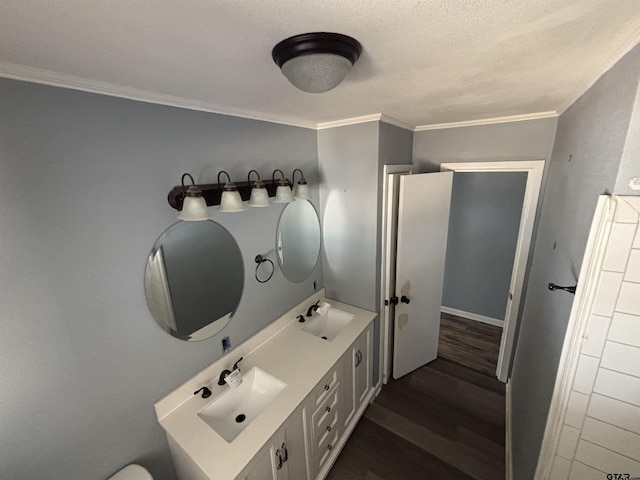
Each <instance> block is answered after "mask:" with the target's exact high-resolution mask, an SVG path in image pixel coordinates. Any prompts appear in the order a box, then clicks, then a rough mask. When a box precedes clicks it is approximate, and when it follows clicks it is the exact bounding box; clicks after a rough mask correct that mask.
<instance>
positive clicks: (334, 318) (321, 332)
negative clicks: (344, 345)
mask: <svg viewBox="0 0 640 480" xmlns="http://www.w3.org/2000/svg"><path fill="white" fill-rule="evenodd" d="M351 320H353V315H351V314H350V313H347V312H343V311H342V310H338V309H337V308H330V309H329V310H328V311H327V312H326V313H324V314H322V315H318V314H315V315H314V317H313V319H312V320H311V321H310V322H309V324H308V325H307V326H306V327H304V328H303V329H302V331H304V332H307V333H310V334H311V335H315V336H316V337H320V338H322V339H323V340H328V341H331V340H333V339H334V338H335V337H336V335H338V334H339V333H340V332H341V331H342V329H343V328H344V327H346V326H347V325H349V322H351Z"/></svg>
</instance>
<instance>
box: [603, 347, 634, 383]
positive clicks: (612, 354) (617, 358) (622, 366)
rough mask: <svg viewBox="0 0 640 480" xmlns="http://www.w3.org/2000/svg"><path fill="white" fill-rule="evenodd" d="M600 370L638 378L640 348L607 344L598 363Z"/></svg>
mask: <svg viewBox="0 0 640 480" xmlns="http://www.w3.org/2000/svg"><path fill="white" fill-rule="evenodd" d="M600 366H601V367H602V368H608V369H609V370H615V371H617V372H622V373H628V374H629V375H635V376H636V377H640V348H637V347H632V346H630V345H623V344H622V343H616V342H607V345H606V346H605V347H604V353H603V354H602V360H601V361H600Z"/></svg>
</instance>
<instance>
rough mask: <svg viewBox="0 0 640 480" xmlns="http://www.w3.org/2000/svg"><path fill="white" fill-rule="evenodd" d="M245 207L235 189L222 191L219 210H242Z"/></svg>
mask: <svg viewBox="0 0 640 480" xmlns="http://www.w3.org/2000/svg"><path fill="white" fill-rule="evenodd" d="M246 209H247V207H245V206H244V203H242V197H240V192H238V191H237V190H231V191H228V190H225V191H224V192H222V198H221V199H220V206H219V207H218V210H220V211H221V212H230V213H231V212H242V211H243V210H246Z"/></svg>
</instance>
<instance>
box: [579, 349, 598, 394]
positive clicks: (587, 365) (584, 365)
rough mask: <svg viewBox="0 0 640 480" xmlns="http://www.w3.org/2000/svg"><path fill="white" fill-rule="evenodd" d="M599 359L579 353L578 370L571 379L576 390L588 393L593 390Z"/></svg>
mask: <svg viewBox="0 0 640 480" xmlns="http://www.w3.org/2000/svg"><path fill="white" fill-rule="evenodd" d="M599 363H600V359H599V358H597V357H590V356H588V355H580V360H579V361H578V370H577V371H576V376H575V378H574V379H573V389H574V390H575V391H576V392H580V393H586V394H590V393H591V392H592V391H593V382H595V381H596V375H597V374H598V365H599Z"/></svg>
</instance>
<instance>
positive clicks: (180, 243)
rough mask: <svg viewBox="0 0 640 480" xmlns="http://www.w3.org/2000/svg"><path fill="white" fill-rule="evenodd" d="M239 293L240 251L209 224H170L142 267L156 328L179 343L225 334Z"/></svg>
mask: <svg viewBox="0 0 640 480" xmlns="http://www.w3.org/2000/svg"><path fill="white" fill-rule="evenodd" d="M243 288H244V263H243V261H242V255H241V253H240V248H239V247H238V244H237V243H236V241H235V240H234V239H233V237H232V236H231V234H230V233H229V232H228V231H227V230H226V229H225V228H224V227H222V226H221V225H219V224H217V223H216V222H214V221H212V220H207V221H200V222H178V223H174V224H173V225H171V226H170V227H169V228H168V229H167V230H165V231H164V233H163V234H162V235H160V238H158V240H157V241H156V243H155V245H154V246H153V249H152V250H151V254H150V255H149V259H148V261H147V268H146V272H145V279H144V290H145V295H146V297H147V304H148V305H149V309H150V310H151V313H152V314H153V317H154V318H155V319H156V322H158V325H160V327H162V328H163V329H164V330H165V331H166V332H168V333H170V334H171V335H173V336H174V337H177V338H180V339H182V340H204V339H205V338H209V337H211V336H212V335H215V334H216V333H218V332H219V331H220V330H221V329H222V328H224V326H225V325H226V324H227V323H229V321H230V320H231V318H232V317H233V315H234V313H235V312H236V309H237V308H238V305H239V304H240V298H241V297H242V290H243Z"/></svg>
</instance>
